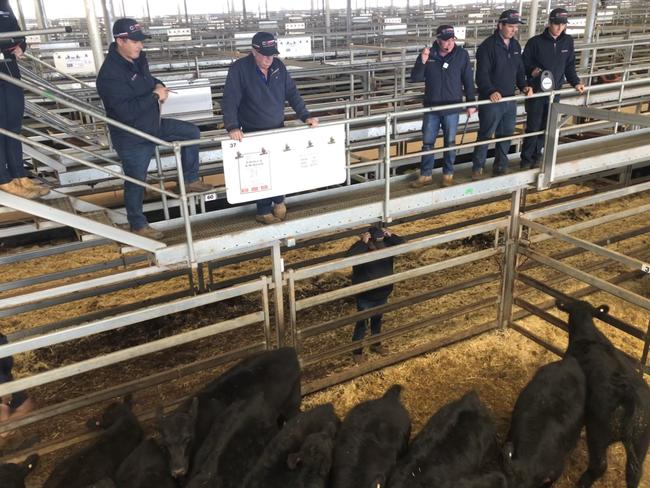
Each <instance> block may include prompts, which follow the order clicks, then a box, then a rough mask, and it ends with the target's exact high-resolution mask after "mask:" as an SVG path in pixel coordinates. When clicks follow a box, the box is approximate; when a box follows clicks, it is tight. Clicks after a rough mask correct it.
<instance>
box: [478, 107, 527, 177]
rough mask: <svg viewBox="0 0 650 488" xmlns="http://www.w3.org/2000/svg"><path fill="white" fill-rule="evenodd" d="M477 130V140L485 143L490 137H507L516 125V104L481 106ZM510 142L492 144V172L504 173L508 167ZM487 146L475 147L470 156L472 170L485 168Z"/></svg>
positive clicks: (512, 132)
mask: <svg viewBox="0 0 650 488" xmlns="http://www.w3.org/2000/svg"><path fill="white" fill-rule="evenodd" d="M478 117H479V129H478V140H479V141H487V140H488V139H491V138H492V136H496V137H497V138H499V137H507V136H511V135H512V134H514V132H515V124H516V123H517V103H516V102H502V103H492V104H489V105H481V106H480V107H479V109H478ZM510 144H511V143H510V141H503V142H495V143H494V150H495V155H494V166H493V167H492V172H494V173H504V172H505V171H506V169H507V167H508V152H509V151H510ZM487 152H488V145H487V144H483V145H482V146H476V147H475V148H474V154H473V156H472V169H473V170H474V171H477V170H479V169H482V168H483V166H485V159H486V158H487Z"/></svg>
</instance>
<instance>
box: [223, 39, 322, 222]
mask: <svg viewBox="0 0 650 488" xmlns="http://www.w3.org/2000/svg"><path fill="white" fill-rule="evenodd" d="M278 54H279V51H278V48H277V41H276V39H275V37H274V36H273V34H271V33H269V32H258V33H257V34H255V35H254V36H253V41H252V49H251V53H250V54H249V55H248V56H245V57H243V58H241V59H238V60H237V61H235V62H234V63H233V64H232V66H231V67H230V69H229V70H228V76H227V77H226V85H225V86H224V89H223V98H222V100H221V110H222V112H223V122H224V125H225V128H226V130H227V131H228V134H229V136H230V138H231V139H233V140H236V141H241V140H242V139H243V138H244V135H245V134H247V133H252V132H256V131H262V130H270V129H278V128H280V127H283V126H284V103H285V101H287V102H289V105H291V108H293V109H294V111H295V112H296V115H298V117H299V118H300V120H302V121H303V122H305V123H307V124H309V126H311V127H317V126H318V119H317V118H316V117H312V115H311V114H310V113H309V111H308V110H307V107H306V106H305V102H304V100H303V99H302V97H301V96H300V93H298V89H297V88H296V84H295V82H294V81H293V79H292V78H291V75H290V74H289V72H288V71H287V68H286V67H285V65H284V63H283V62H282V61H280V60H279V59H277V58H276V56H277V55H278ZM256 203H257V214H256V216H255V220H257V221H258V222H260V223H262V224H275V223H278V222H281V221H283V220H284V219H285V218H286V215H287V206H286V204H285V202H284V195H278V196H275V197H271V198H264V199H262V200H258V201H257V202H256Z"/></svg>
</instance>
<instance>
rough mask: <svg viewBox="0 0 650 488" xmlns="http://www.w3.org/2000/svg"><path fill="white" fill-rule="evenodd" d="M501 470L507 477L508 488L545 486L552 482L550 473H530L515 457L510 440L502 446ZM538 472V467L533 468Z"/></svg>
mask: <svg viewBox="0 0 650 488" xmlns="http://www.w3.org/2000/svg"><path fill="white" fill-rule="evenodd" d="M502 454H503V471H504V472H505V474H506V478H507V479H508V488H545V487H548V486H551V485H552V484H553V480H552V477H551V476H550V475H542V476H541V477H539V475H538V474H535V475H532V474H531V473H530V472H529V469H528V466H527V465H526V464H525V463H523V462H520V461H518V460H517V459H516V456H515V452H514V446H513V445H512V442H506V443H505V445H504V446H503V452H502ZM533 471H535V472H537V473H538V472H539V470H538V469H535V470H533Z"/></svg>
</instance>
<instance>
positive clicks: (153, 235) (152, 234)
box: [131, 225, 165, 241]
mask: <svg viewBox="0 0 650 488" xmlns="http://www.w3.org/2000/svg"><path fill="white" fill-rule="evenodd" d="M131 232H133V233H134V234H138V235H139V236H142V237H146V238H148V239H153V240H155V241H158V240H160V239H162V238H163V237H165V234H163V233H162V232H160V231H159V230H157V229H154V228H153V227H151V226H150V225H145V226H144V227H141V228H140V229H131Z"/></svg>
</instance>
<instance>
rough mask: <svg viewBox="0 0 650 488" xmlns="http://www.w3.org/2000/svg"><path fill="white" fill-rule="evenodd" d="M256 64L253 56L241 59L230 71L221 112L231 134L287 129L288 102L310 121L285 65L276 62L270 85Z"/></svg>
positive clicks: (273, 66)
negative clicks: (286, 109) (285, 124)
mask: <svg viewBox="0 0 650 488" xmlns="http://www.w3.org/2000/svg"><path fill="white" fill-rule="evenodd" d="M262 77H263V75H262V73H261V71H259V69H258V68H257V65H256V64H255V58H254V57H253V54H252V53H251V54H249V55H248V56H246V57H244V58H241V59H238V60H237V61H235V62H234V63H233V64H232V66H231V67H230V69H229V70H228V77H227V78H226V85H225V87H224V89H223V98H222V100H221V111H222V112H223V122H224V125H225V127H226V130H227V131H231V130H233V129H242V130H243V131H244V132H255V131H258V130H268V129H277V128H278V127H282V126H283V125H284V102H285V101H288V102H289V105H291V108H293V109H294V111H295V112H296V114H297V115H298V117H299V118H300V120H302V121H303V122H304V121H305V120H307V119H308V118H309V117H310V114H309V111H308V110H307V107H305V102H304V100H303V99H302V97H301V96H300V94H299V93H298V89H297V88H296V84H295V82H294V81H293V79H292V78H291V75H290V74H289V72H288V71H287V68H286V67H285V65H284V63H283V62H282V61H280V60H279V59H277V58H276V59H274V60H273V63H272V64H271V67H270V68H269V72H268V82H265V81H264V80H263V79H262Z"/></svg>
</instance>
